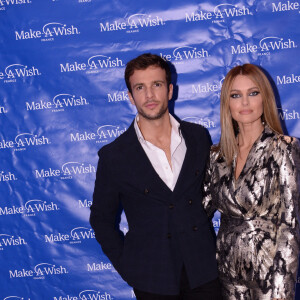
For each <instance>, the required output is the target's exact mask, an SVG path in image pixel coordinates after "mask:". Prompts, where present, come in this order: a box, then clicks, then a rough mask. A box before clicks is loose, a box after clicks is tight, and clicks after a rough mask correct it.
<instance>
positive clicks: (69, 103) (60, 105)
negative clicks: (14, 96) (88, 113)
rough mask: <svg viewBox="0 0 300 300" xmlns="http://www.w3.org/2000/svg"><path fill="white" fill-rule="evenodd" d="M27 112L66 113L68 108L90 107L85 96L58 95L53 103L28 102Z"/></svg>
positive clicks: (43, 101) (44, 101) (41, 101)
mask: <svg viewBox="0 0 300 300" xmlns="http://www.w3.org/2000/svg"><path fill="white" fill-rule="evenodd" d="M25 103H26V110H27V111H33V110H52V112H59V111H64V110H65V109H67V108H73V107H78V106H86V105H89V102H88V101H87V99H86V98H85V97H83V96H75V95H71V94H58V95H55V96H54V97H53V99H52V100H51V101H47V100H39V101H31V102H29V101H26V102H25Z"/></svg>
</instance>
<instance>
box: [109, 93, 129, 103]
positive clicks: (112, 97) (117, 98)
mask: <svg viewBox="0 0 300 300" xmlns="http://www.w3.org/2000/svg"><path fill="white" fill-rule="evenodd" d="M107 100H108V102H109V103H112V102H123V101H129V97H128V93H127V91H121V92H113V93H108V94H107Z"/></svg>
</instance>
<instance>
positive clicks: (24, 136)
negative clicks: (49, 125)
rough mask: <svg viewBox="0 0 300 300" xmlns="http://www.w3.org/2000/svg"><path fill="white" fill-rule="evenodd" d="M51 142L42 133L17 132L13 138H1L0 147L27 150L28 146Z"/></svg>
mask: <svg viewBox="0 0 300 300" xmlns="http://www.w3.org/2000/svg"><path fill="white" fill-rule="evenodd" d="M49 144H51V142H50V141H49V139H48V138H47V137H45V136H44V135H42V136H38V135H36V134H33V133H19V134H18V135H17V136H16V137H15V138H14V140H4V139H3V140H1V141H0V149H14V151H23V150H27V149H28V148H29V147H37V146H42V145H49Z"/></svg>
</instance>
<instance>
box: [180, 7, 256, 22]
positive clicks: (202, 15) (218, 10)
mask: <svg viewBox="0 0 300 300" xmlns="http://www.w3.org/2000/svg"><path fill="white" fill-rule="evenodd" d="M248 15H252V13H251V12H250V9H249V8H248V7H246V6H244V5H243V6H242V7H238V6H237V5H232V4H229V3H223V4H219V5H217V6H215V7H214V10H213V11H204V10H199V11H196V12H192V13H185V21H186V22H196V21H208V20H212V22H225V20H224V19H226V18H236V17H241V16H248Z"/></svg>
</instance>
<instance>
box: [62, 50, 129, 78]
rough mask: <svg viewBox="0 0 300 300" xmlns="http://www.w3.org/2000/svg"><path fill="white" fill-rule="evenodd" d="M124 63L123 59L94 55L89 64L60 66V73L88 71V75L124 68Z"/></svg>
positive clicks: (77, 63)
mask: <svg viewBox="0 0 300 300" xmlns="http://www.w3.org/2000/svg"><path fill="white" fill-rule="evenodd" d="M124 66H125V65H124V63H123V61H122V60H121V59H119V58H118V57H116V58H115V59H113V58H112V57H110V56H106V55H101V54H98V55H94V56H92V57H90V58H89V59H88V60H87V62H86V63H85V62H78V61H75V62H73V63H65V64H60V72H62V73H64V72H78V71H86V73H87V74H90V73H98V72H100V71H101V70H102V69H113V68H118V67H124Z"/></svg>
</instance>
